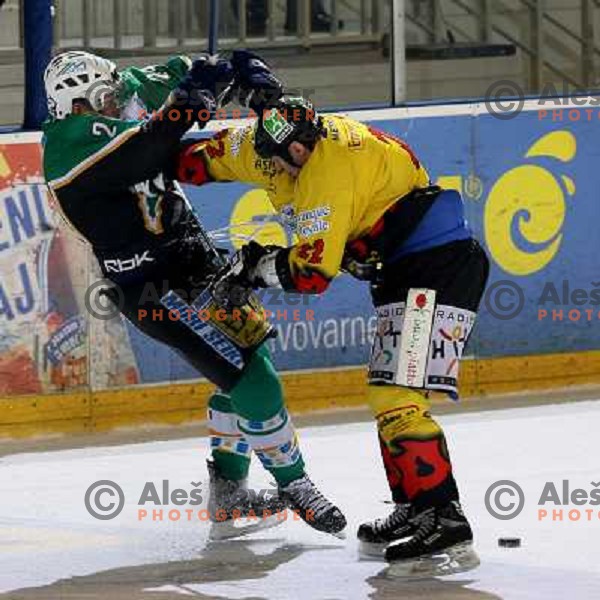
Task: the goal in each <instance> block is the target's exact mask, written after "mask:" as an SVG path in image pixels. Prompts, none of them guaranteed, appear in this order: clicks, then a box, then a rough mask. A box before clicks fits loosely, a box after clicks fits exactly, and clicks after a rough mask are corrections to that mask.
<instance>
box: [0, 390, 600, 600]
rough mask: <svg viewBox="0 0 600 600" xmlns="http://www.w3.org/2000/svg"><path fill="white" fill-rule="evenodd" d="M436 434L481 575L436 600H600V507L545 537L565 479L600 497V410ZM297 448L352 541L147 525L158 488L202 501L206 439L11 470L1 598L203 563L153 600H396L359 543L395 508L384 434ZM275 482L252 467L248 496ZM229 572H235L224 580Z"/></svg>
mask: <svg viewBox="0 0 600 600" xmlns="http://www.w3.org/2000/svg"><path fill="white" fill-rule="evenodd" d="M440 421H441V422H442V424H443V425H444V427H445V430H446V434H447V437H448V440H449V444H450V449H451V452H452V455H453V461H454V467H455V472H456V475H457V477H458V481H459V486H460V488H461V492H462V499H463V505H464V507H465V510H466V512H467V514H468V516H469V518H470V519H471V522H472V525H473V527H474V530H475V535H476V547H477V550H478V552H479V554H480V557H481V560H482V565H481V567H479V568H478V569H477V570H475V571H472V572H470V573H466V574H462V575H456V576H452V577H446V578H443V579H441V580H440V581H439V586H438V591H437V593H438V594H439V595H434V594H433V593H432V596H431V597H435V598H443V597H446V594H445V592H444V590H446V589H447V590H454V589H456V588H457V587H458V588H461V589H463V588H464V589H463V591H465V592H467V591H468V590H469V589H470V590H472V591H473V592H475V591H476V590H477V591H479V592H482V593H483V594H482V595H481V596H479V595H475V596H474V597H483V598H490V599H491V598H498V597H499V598H503V599H507V600H508V599H511V600H513V599H515V600H516V599H527V600H531V599H536V598H540V599H542V598H543V599H544V600H555V599H556V600H558V599H561V600H563V599H564V598H576V599H587V598H590V599H591V598H600V514H599V508H600V507H595V509H594V513H593V518H592V520H588V517H587V515H586V513H584V512H582V514H583V515H584V517H583V518H582V519H580V520H579V521H577V522H574V521H570V520H569V519H568V517H567V513H568V510H572V509H577V508H578V509H579V510H581V511H585V510H586V509H592V508H594V507H592V506H589V505H585V506H579V507H578V506H575V505H570V506H567V507H554V508H564V509H565V516H564V519H563V521H562V522H556V521H555V522H553V521H551V520H549V519H548V520H545V521H539V520H538V512H537V511H538V506H537V502H538V499H539V497H540V494H541V491H542V489H543V487H544V483H545V482H547V481H553V482H555V483H556V485H557V488H558V490H559V491H560V490H561V482H562V480H563V479H569V480H570V482H571V483H570V485H571V488H572V489H574V488H583V489H585V490H588V491H589V490H591V489H592V484H591V482H593V481H594V482H596V483H599V484H600V435H599V430H600V401H594V402H591V401H590V402H582V403H577V404H570V405H554V406H546V407H538V408H522V409H511V410H503V411H493V412H483V413H471V414H456V415H451V416H445V417H442V418H441V419H440ZM301 441H302V446H303V450H304V455H305V458H306V462H307V464H308V466H309V472H310V474H311V476H312V478H313V479H314V480H315V481H316V482H318V484H320V486H321V489H322V490H323V491H324V492H325V493H326V494H328V495H329V496H330V497H332V498H333V499H335V500H336V501H337V503H338V505H339V506H340V507H341V508H342V509H343V510H344V511H345V513H346V515H347V517H348V520H349V523H350V527H349V530H348V539H347V540H345V541H341V540H337V539H335V538H332V537H328V536H325V535H323V534H319V533H317V532H314V531H313V530H311V529H310V528H309V527H307V526H306V525H304V524H303V523H300V522H287V523H285V524H284V525H282V526H280V527H277V528H275V529H272V530H269V531H266V532H264V533H263V534H261V535H257V536H256V537H255V538H254V539H249V541H247V542H244V541H232V542H221V543H219V544H215V543H213V544H211V545H210V546H209V547H208V548H207V547H206V541H207V534H208V525H207V524H206V523H204V522H199V521H197V520H196V521H193V522H187V521H185V520H184V521H179V522H170V521H168V520H165V521H163V522H152V521H150V520H146V521H142V522H140V521H138V519H137V510H138V508H139V507H138V506H137V501H138V498H139V496H140V493H141V490H142V489H143V486H144V483H145V482H146V481H153V482H155V483H156V484H157V488H158V489H159V490H160V485H161V481H162V480H163V479H169V480H170V482H171V488H172V489H173V488H176V487H179V488H183V489H186V490H190V489H191V486H190V482H192V481H194V482H197V481H198V480H200V479H203V480H205V479H206V470H205V465H204V460H205V458H206V455H207V444H206V440H205V439H193V440H190V439H186V440H177V441H171V442H155V443H147V444H139V445H127V446H118V447H111V448H87V449H78V450H69V451H60V452H48V453H43V454H22V455H14V456H9V457H6V458H3V459H1V460H0V486H1V487H0V592H5V591H9V590H16V589H19V588H25V587H32V586H42V585H47V584H50V583H52V582H54V581H56V580H58V579H66V578H70V577H74V576H84V575H90V574H93V573H98V572H101V571H107V570H111V569H116V568H123V567H129V566H131V567H133V566H135V565H144V564H145V565H150V564H151V565H156V569H157V572H159V571H160V567H161V566H164V564H165V563H167V562H175V563H176V562H177V561H197V562H196V563H195V564H197V570H196V571H195V573H197V574H194V576H192V575H189V581H187V580H186V581H185V582H184V583H182V582H181V579H178V581H177V582H173V583H170V582H169V581H168V579H167V580H164V579H163V580H161V583H160V585H156V582H154V583H153V582H152V581H149V582H148V585H147V586H145V587H146V589H148V590H150V589H152V590H161V591H173V592H178V593H180V594H182V598H184V597H186V596H187V595H196V594H198V595H205V594H206V595H210V596H211V597H223V598H232V599H243V598H248V597H252V598H265V599H269V600H271V599H273V600H288V599H289V600H292V599H293V600H295V599H297V598H311V599H312V600H331V599H337V598H340V599H341V598H344V599H348V598H350V599H354V598H356V599H359V598H380V597H381V598H384V597H385V598H388V597H392V596H388V595H386V593H385V592H386V590H387V591H389V586H390V585H398V584H397V583H396V582H392V584H390V582H389V581H387V580H386V578H385V576H384V575H383V571H384V569H385V566H384V565H383V564H382V563H378V562H364V561H363V562H361V561H359V560H358V558H357V546H356V541H355V538H354V533H355V530H356V527H357V525H358V524H359V523H360V522H361V521H362V520H364V519H368V518H371V517H373V516H376V515H380V514H385V512H386V511H387V510H388V508H389V506H388V505H387V504H384V503H383V502H382V501H383V500H384V499H386V498H387V495H388V494H387V489H386V482H385V479H384V475H383V469H382V467H381V464H380V457H379V450H378V447H377V444H376V435H375V432H374V427H373V426H372V425H370V424H367V423H358V424H348V425H339V426H328V427H313V428H308V429H303V430H302V431H301ZM100 479H108V480H113V481H115V482H117V483H119V485H121V487H122V488H123V490H124V492H125V496H126V499H127V501H126V505H125V509H124V510H123V512H122V513H121V514H120V515H119V516H118V517H116V518H115V519H114V520H109V521H99V520H95V519H93V518H92V517H91V516H90V515H89V514H88V513H87V511H86V509H85V506H84V501H83V499H84V494H85V491H86V489H87V488H88V486H89V485H90V484H91V483H92V482H94V481H97V480H100ZM501 479H508V480H514V481H515V482H517V483H519V484H520V485H521V487H522V488H523V490H524V492H525V497H526V504H525V509H524V510H523V512H522V513H521V514H520V515H519V516H518V517H517V518H515V519H514V520H509V521H500V520H496V519H494V518H492V517H491V516H490V515H489V514H488V512H487V511H486V508H485V506H484V495H485V492H486V489H487V488H488V487H489V486H490V485H491V484H492V483H493V482H495V481H497V480H501ZM267 481H268V478H267V477H266V476H265V475H264V474H263V472H262V471H261V469H260V466H259V465H258V464H253V469H252V477H251V485H253V487H261V486H263V485H266V482H267ZM203 489H206V486H204V488H203ZM149 508H150V509H152V508H161V507H152V506H151V507H149ZM169 508H175V507H173V506H171V507H169ZM186 508H190V507H188V506H183V507H181V509H182V510H184V509H186ZM547 508H549V512H551V510H552V508H553V507H552V506H550V507H547ZM196 510H197V508H196ZM505 535H508V536H520V537H522V539H523V547H522V548H520V549H515V550H508V549H501V548H499V547H498V545H497V539H498V537H499V536H505ZM228 563H234V564H236V565H237V566H236V568H234V569H233V568H230V569H228V568H227V564H228ZM182 564H184V563H183V562H182ZM220 564H222V565H223V566H222V568H221V567H220V566H219V565H220ZM203 565H206V573H208V571H209V570H210V576H205V573H204V571H203ZM143 587H144V586H143ZM399 590H401V588H399ZM467 593H468V592H467ZM378 594H381V595H378ZM401 596H402V594H401V592H400V591H399V595H398V597H401ZM452 597H454V596H452ZM457 597H458V596H457ZM460 597H462V596H460ZM465 597H470V596H469V595H466V596H465Z"/></svg>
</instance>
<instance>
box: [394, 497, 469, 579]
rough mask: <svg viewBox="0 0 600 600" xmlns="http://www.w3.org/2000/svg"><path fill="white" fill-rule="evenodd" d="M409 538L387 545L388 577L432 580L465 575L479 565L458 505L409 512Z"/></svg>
mask: <svg viewBox="0 0 600 600" xmlns="http://www.w3.org/2000/svg"><path fill="white" fill-rule="evenodd" d="M410 521H411V523H412V525H413V526H414V533H413V535H412V536H411V537H410V538H408V539H407V540H404V541H400V542H397V543H395V542H394V543H391V544H390V545H389V546H388V547H387V548H386V550H385V553H384V557H385V559H386V560H387V561H388V562H389V563H390V569H389V573H390V574H393V575H397V576H400V577H434V576H438V575H450V574H454V573H461V572H463V571H469V570H471V569H474V568H475V567H477V566H478V565H479V557H478V556H477V554H476V552H475V550H474V549H473V545H472V542H473V533H472V531H471V527H470V525H469V522H468V521H467V519H466V517H465V516H464V514H463V512H462V509H461V507H460V504H459V503H458V502H451V503H450V504H448V505H447V506H444V507H442V508H435V507H432V508H427V509H424V510H421V511H420V512H416V513H415V512H413V515H412V516H411V517H410Z"/></svg>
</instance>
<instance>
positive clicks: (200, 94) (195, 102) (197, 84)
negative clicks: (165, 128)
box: [177, 54, 235, 112]
mask: <svg viewBox="0 0 600 600" xmlns="http://www.w3.org/2000/svg"><path fill="white" fill-rule="evenodd" d="M234 78H235V72H234V69H233V66H232V64H231V62H230V61H228V60H225V59H222V58H219V57H218V56H217V55H213V56H209V55H208V54H205V55H202V56H200V57H198V58H197V59H196V60H194V62H193V63H192V66H191V68H190V70H189V71H188V74H187V75H186V76H185V77H184V79H183V80H182V81H181V82H180V83H179V85H178V86H177V92H179V94H178V95H180V96H185V95H186V96H187V102H186V103H187V104H188V105H189V106H191V107H193V108H196V109H197V110H201V109H202V108H206V109H207V110H209V111H211V112H212V111H214V110H215V109H216V108H221V107H223V106H225V105H227V104H228V103H229V102H230V101H231V99H232V97H233V91H234Z"/></svg>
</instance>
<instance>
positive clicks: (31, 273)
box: [0, 136, 139, 396]
mask: <svg viewBox="0 0 600 600" xmlns="http://www.w3.org/2000/svg"><path fill="white" fill-rule="evenodd" d="M28 137H30V136H28ZM41 158H42V156H41V146H40V144H39V141H38V140H36V139H34V140H31V141H26V142H20V141H19V137H17V139H16V140H15V139H14V138H13V139H9V138H7V139H6V140H4V139H3V136H0V273H1V277H0V396H11V395H16V394H44V393H49V392H70V391H76V390H81V389H88V388H89V387H90V386H94V385H95V386H98V387H105V386H108V385H111V384H114V385H123V384H126V383H138V382H139V377H138V374H137V368H136V366H135V359H134V357H133V354H132V353H131V349H130V347H129V341H128V337H127V332H126V329H125V327H124V326H123V324H122V323H120V322H112V323H101V324H98V323H93V322H92V320H91V318H90V317H89V315H88V313H87V311H86V310H85V306H84V305H83V302H82V299H83V297H84V291H85V288H86V286H87V284H88V281H89V279H90V277H91V276H93V275H94V274H95V271H94V270H92V271H90V265H91V264H92V262H91V260H89V253H88V252H87V248H86V246H85V245H84V244H82V242H80V241H79V240H77V239H76V238H74V237H73V236H71V235H65V234H64V233H62V232H61V233H59V232H58V229H57V227H56V225H57V220H58V217H57V214H56V213H55V212H54V210H53V208H52V201H51V198H50V195H49V193H48V189H47V187H46V185H45V183H44V180H43V177H42V165H41ZM92 337H93V338H94V340H95V344H92V343H91V341H92V339H91V338H92ZM90 365H94V372H92V370H91V368H90Z"/></svg>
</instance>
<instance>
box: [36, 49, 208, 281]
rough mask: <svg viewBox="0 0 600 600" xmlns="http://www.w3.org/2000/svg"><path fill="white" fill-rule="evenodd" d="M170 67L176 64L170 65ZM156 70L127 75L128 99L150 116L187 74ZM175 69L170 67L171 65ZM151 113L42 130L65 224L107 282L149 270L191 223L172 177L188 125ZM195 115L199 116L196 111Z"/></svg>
mask: <svg viewBox="0 0 600 600" xmlns="http://www.w3.org/2000/svg"><path fill="white" fill-rule="evenodd" d="M174 60H175V59H174ZM176 60H178V61H179V64H180V69H179V72H176V71H177V69H174V68H173V67H168V66H167V67H153V68H151V69H128V70H126V71H125V72H124V77H125V81H126V82H127V83H126V89H127V90H129V91H128V93H129V94H130V95H129V97H130V98H133V97H135V98H138V99H139V100H140V101H141V102H143V104H144V106H145V107H146V108H148V109H149V110H155V108H156V107H158V106H160V105H161V104H162V103H163V102H164V101H165V99H166V98H167V97H168V95H169V93H170V92H171V90H172V89H173V88H174V87H175V86H176V85H177V82H178V81H179V79H180V77H179V76H178V73H179V74H181V76H183V75H184V74H185V72H186V70H187V67H185V65H184V61H183V60H182V59H176ZM170 63H171V64H174V63H173V61H170ZM177 108H178V109H180V113H179V114H180V118H176V119H173V118H168V117H167V116H166V114H164V113H160V112H159V113H155V114H154V115H153V116H152V117H151V118H148V119H146V120H144V121H139V120H134V121H122V120H117V119H112V118H108V117H104V116H101V115H99V114H97V113H88V114H82V115H70V116H68V117H67V118H65V119H62V120H53V121H49V122H47V123H46V124H45V126H44V171H45V176H46V180H47V182H48V185H49V187H50V189H51V190H52V192H53V193H54V195H55V196H56V198H57V200H58V203H59V205H60V207H61V209H62V212H63V214H64V216H65V217H66V219H67V220H68V221H69V222H70V223H71V224H72V225H73V226H74V227H75V229H76V230H77V231H78V232H79V233H80V234H81V235H82V236H83V237H85V238H86V239H87V240H88V241H89V242H90V243H91V245H92V246H93V249H94V252H95V254H96V256H97V257H98V259H99V260H100V263H101V266H102V268H103V271H104V273H105V275H107V276H110V277H112V276H115V278H117V277H116V275H118V274H123V273H125V272H129V271H131V273H130V274H131V275H132V276H133V275H136V274H137V272H138V271H139V272H140V273H142V272H143V271H144V270H148V269H151V268H152V267H153V264H158V263H159V262H161V261H160V260H159V255H162V254H163V250H164V248H165V247H167V246H169V245H172V244H173V243H175V242H176V241H177V240H178V239H181V238H182V237H186V236H188V235H189V232H190V230H193V229H194V227H195V223H196V221H195V218H194V215H193V213H192V212H191V210H190V208H189V206H188V204H187V203H186V201H185V199H184V198H183V196H182V195H181V193H180V192H179V190H178V188H177V187H176V185H175V184H174V183H173V181H172V179H171V178H170V176H169V170H170V166H171V162H172V161H174V160H175V157H176V153H177V150H178V148H179V143H180V140H181V137H182V136H183V135H184V134H185V133H186V132H187V131H188V130H189V129H190V127H191V126H192V125H193V121H191V120H188V119H187V118H186V114H185V111H186V109H187V107H186V106H182V105H181V104H180V105H178V107H177ZM195 109H196V110H198V106H197V104H196V105H195Z"/></svg>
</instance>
